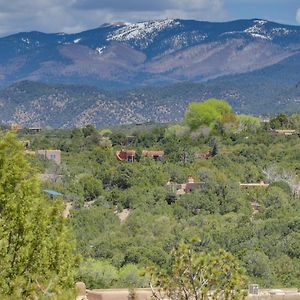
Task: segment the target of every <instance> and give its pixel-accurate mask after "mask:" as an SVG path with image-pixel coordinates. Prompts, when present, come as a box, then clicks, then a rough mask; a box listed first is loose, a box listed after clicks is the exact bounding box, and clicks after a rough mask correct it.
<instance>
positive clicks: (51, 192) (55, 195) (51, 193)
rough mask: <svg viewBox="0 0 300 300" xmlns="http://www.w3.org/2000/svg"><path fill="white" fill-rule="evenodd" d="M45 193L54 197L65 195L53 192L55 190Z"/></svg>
mask: <svg viewBox="0 0 300 300" xmlns="http://www.w3.org/2000/svg"><path fill="white" fill-rule="evenodd" d="M43 192H45V193H47V194H49V195H50V196H54V197H58V196H63V194H61V193H59V192H56V191H53V190H43Z"/></svg>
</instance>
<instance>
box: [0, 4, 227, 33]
mask: <svg viewBox="0 0 300 300" xmlns="http://www.w3.org/2000/svg"><path fill="white" fill-rule="evenodd" d="M224 1H225V0H149V1H148V0H147V1H143V0H64V1H61V0H14V1H7V0H0V35H1V36H4V35H7V34H10V33H15V32H19V31H31V30H38V31H44V32H62V31H64V32H77V31H80V30H86V29H90V28H94V27H98V26H100V25H101V24H103V23H106V22H116V21H128V22H136V21H145V20H150V19H162V18H183V19H197V20H211V21H212V20H214V21H220V20H224V19H225V17H226V13H225V9H224Z"/></svg>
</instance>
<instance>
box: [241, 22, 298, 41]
mask: <svg viewBox="0 0 300 300" xmlns="http://www.w3.org/2000/svg"><path fill="white" fill-rule="evenodd" d="M267 23H268V21H265V20H255V21H254V25H253V26H251V27H249V28H248V29H246V30H244V32H247V33H250V34H251V35H252V36H253V37H254V38H261V39H266V40H273V38H274V37H278V36H287V35H289V34H291V33H294V32H295V30H290V29H288V28H284V27H275V28H272V29H271V30H268V29H266V26H264V25H266V24H267Z"/></svg>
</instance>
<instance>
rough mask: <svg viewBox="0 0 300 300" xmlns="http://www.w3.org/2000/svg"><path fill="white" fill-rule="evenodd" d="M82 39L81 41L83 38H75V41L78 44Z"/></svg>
mask: <svg viewBox="0 0 300 300" xmlns="http://www.w3.org/2000/svg"><path fill="white" fill-rule="evenodd" d="M80 41H81V38H79V39H76V40H74V41H73V43H74V44H78V43H79V42H80Z"/></svg>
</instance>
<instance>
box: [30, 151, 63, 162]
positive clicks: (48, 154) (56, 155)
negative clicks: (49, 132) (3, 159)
mask: <svg viewBox="0 0 300 300" xmlns="http://www.w3.org/2000/svg"><path fill="white" fill-rule="evenodd" d="M25 153H26V154H29V155H36V156H39V157H42V158H44V159H49V160H52V161H54V162H55V163H56V164H58V165H60V163H61V151H60V150H36V151H29V150H25Z"/></svg>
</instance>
